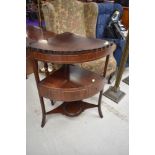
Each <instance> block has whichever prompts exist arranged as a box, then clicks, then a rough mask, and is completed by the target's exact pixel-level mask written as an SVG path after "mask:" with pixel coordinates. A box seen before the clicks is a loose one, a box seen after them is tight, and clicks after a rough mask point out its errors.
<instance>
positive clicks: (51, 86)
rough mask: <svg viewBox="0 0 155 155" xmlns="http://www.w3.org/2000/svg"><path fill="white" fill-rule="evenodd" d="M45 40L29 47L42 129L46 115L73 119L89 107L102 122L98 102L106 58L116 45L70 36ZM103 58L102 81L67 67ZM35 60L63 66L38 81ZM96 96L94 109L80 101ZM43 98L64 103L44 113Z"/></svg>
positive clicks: (36, 62)
mask: <svg viewBox="0 0 155 155" xmlns="http://www.w3.org/2000/svg"><path fill="white" fill-rule="evenodd" d="M43 40H44V39H43ZM47 40H48V41H47V42H44V43H42V42H40V41H38V42H37V43H32V44H31V45H30V46H31V52H32V58H33V69H34V74H35V79H36V84H37V88H38V92H39V98H40V103H41V108H42V123H41V126H42V127H43V126H44V125H45V122H46V115H48V114H52V113H62V114H65V115H67V116H70V117H73V116H77V115H79V114H80V113H81V112H83V111H84V110H85V109H88V108H92V107H97V108H98V112H99V116H100V117H101V118H102V117H103V114H102V110H101V101H102V94H103V87H104V77H105V76H106V70H107V64H108V61H109V55H110V54H111V53H112V52H113V51H114V50H115V48H116V45H115V44H114V43H108V44H105V41H103V40H99V39H93V38H84V37H80V36H76V35H74V34H71V33H64V34H59V35H57V36H55V37H53V38H52V39H51V38H50V39H47ZM104 56H106V62H105V63H106V64H105V69H104V71H103V76H102V77H101V76H100V75H97V74H95V73H93V72H90V71H86V70H84V69H81V68H79V67H78V66H74V65H71V63H80V62H87V61H90V60H95V59H98V58H100V57H104ZM38 60H42V61H49V62H56V63H61V64H64V65H63V67H62V68H60V69H59V70H57V71H55V72H54V73H52V74H51V75H47V77H45V79H43V80H40V77H39V74H38ZM99 92H100V93H99ZM97 93H99V99H98V105H95V104H90V103H86V102H83V101H81V100H83V99H86V98H88V97H91V96H93V95H95V94H97ZM44 97H45V98H48V99H50V100H56V101H64V103H63V104H62V105H60V106H59V107H57V108H56V109H53V110H51V111H49V112H46V109H45V104H44V99H43V98H44Z"/></svg>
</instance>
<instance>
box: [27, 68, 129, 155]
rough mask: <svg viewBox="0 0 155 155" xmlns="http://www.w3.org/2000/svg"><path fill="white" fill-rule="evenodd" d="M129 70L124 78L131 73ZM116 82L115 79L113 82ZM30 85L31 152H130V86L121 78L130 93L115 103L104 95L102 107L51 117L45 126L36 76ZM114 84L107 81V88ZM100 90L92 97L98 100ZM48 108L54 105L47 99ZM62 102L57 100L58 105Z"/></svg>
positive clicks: (64, 154) (67, 154)
mask: <svg viewBox="0 0 155 155" xmlns="http://www.w3.org/2000/svg"><path fill="white" fill-rule="evenodd" d="M128 72H129V71H128V69H126V70H125V72H124V74H123V78H122V79H124V78H125V77H127V76H128ZM112 85H114V82H113V83H112ZM26 86H27V90H26V92H27V95H26V96H27V155H128V154H129V117H128V116H129V110H128V109H129V86H128V85H127V84H125V83H124V82H121V84H120V89H121V90H122V91H123V92H125V93H126V95H125V97H124V98H123V99H122V100H121V101H120V102H119V104H116V103H114V102H113V101H111V100H110V99H108V98H106V97H104V96H103V98H102V111H103V115H104V118H103V119H101V118H100V117H99V115H98V111H97V108H93V109H88V110H86V111H84V112H83V113H82V114H81V115H80V116H78V117H74V118H70V117H66V116H64V115H61V114H53V115H50V116H48V117H47V123H46V125H45V127H44V128H41V127H40V123H41V108H40V103H39V98H38V94H37V88H36V84H35V80H34V76H33V75H30V76H29V78H28V80H26ZM109 86H110V85H108V84H106V87H105V90H106V89H108V88H109ZM97 100H98V94H97V95H95V96H93V97H92V98H90V99H87V101H89V102H90V103H97ZM45 102H46V109H47V110H49V109H51V103H50V101H49V100H45ZM59 104H61V103H59V102H57V103H56V105H54V106H53V108H54V107H56V106H58V105H59Z"/></svg>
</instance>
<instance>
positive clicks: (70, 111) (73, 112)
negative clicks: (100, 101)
mask: <svg viewBox="0 0 155 155" xmlns="http://www.w3.org/2000/svg"><path fill="white" fill-rule="evenodd" d="M94 107H98V105H95V104H90V103H87V102H84V101H74V102H64V103H63V104H61V105H60V106H59V107H57V108H55V109H53V110H51V111H49V112H46V115H48V114H54V113H61V114H63V115H66V116H69V117H75V116H78V115H79V114H81V113H82V112H83V111H84V110H86V109H88V108H94Z"/></svg>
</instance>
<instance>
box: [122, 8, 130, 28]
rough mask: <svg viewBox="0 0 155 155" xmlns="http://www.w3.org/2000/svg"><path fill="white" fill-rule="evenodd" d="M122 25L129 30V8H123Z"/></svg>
mask: <svg viewBox="0 0 155 155" xmlns="http://www.w3.org/2000/svg"><path fill="white" fill-rule="evenodd" d="M122 23H123V25H124V26H125V28H126V29H129V7H123V15H122Z"/></svg>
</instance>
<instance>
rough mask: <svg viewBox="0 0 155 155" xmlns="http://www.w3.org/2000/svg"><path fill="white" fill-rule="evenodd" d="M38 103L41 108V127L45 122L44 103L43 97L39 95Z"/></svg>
mask: <svg viewBox="0 0 155 155" xmlns="http://www.w3.org/2000/svg"><path fill="white" fill-rule="evenodd" d="M40 103H41V109H42V122H41V127H42V128H43V127H44V125H45V123H46V111H45V104H44V100H43V97H40Z"/></svg>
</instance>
